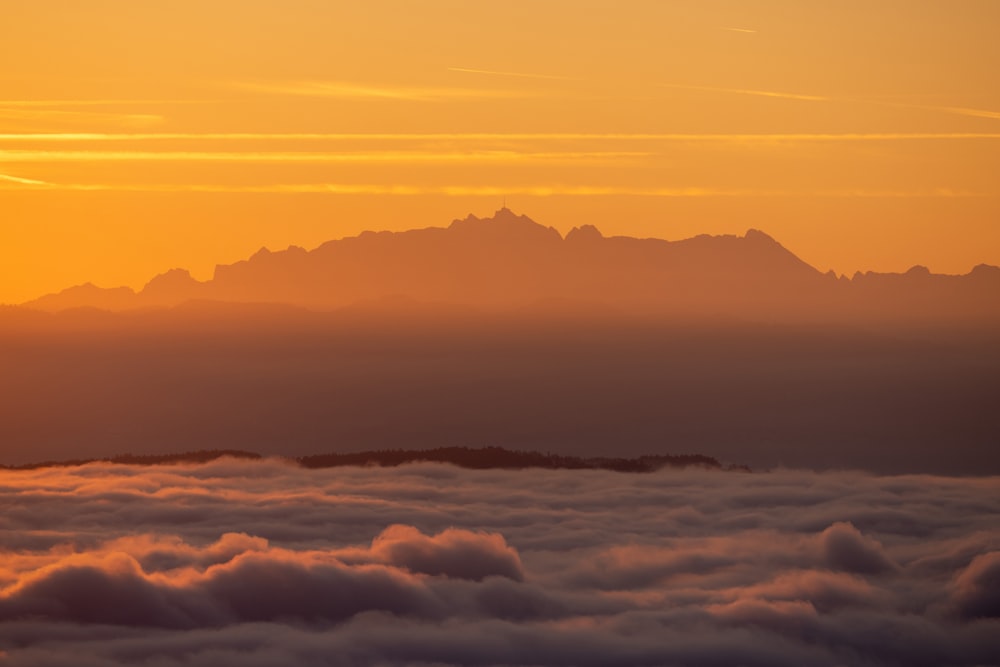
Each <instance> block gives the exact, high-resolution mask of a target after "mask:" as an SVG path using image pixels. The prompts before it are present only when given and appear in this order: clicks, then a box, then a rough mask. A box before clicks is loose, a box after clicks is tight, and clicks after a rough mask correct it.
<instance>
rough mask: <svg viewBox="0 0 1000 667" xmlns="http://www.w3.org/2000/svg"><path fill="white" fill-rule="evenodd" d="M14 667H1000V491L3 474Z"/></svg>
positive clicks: (533, 473)
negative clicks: (400, 666)
mask: <svg viewBox="0 0 1000 667" xmlns="http://www.w3.org/2000/svg"><path fill="white" fill-rule="evenodd" d="M0 508H2V510H0V665H11V666H16V667H38V666H43V665H45V666H53V667H54V666H60V667H62V666H65V665H74V666H76V667H90V666H93V667H97V666H101V667H104V666H111V665H145V666H149V667H168V666H174V665H191V666H202V665H203V666H205V667H220V666H225V665H240V666H242V667H255V666H265V665H267V666H279V665H280V666H286V665H296V666H310V665H390V664H429V665H609V666H610V665H615V666H618V665H719V666H724V665H725V666H729V665H767V666H780V665H794V666H796V667H800V666H803V665H820V666H822V665H831V666H833V665H908V666H920V665H934V666H940V665H996V664H1000V520H998V519H1000V478H996V477H993V478H944V477H932V476H895V477H886V476H875V475H871V474H866V473H858V472H838V473H815V472H805V471H774V472H767V473H738V472H719V471H707V470H664V471H661V472H658V473H654V474H621V473H613V472H604V471H550V470H521V471H495V470H494V471H470V470H461V469H458V468H455V467H452V466H446V465H434V464H417V465H409V466H403V467H400V468H394V469H383V468H337V469H327V470H305V469H301V468H297V467H294V466H292V465H290V464H287V463H284V462H281V461H278V460H267V461H261V462H254V461H237V460H232V459H223V460H219V461H216V462H214V463H210V464H206V465H184V466H161V467H133V466H123V465H108V464H90V465H85V466H79V467H68V468H48V469H40V470H34V471H3V472H0Z"/></svg>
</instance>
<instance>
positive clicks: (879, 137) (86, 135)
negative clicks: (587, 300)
mask: <svg viewBox="0 0 1000 667" xmlns="http://www.w3.org/2000/svg"><path fill="white" fill-rule="evenodd" d="M975 139H989V140H992V139H1000V132H849V133H809V132H803V133H772V134H684V133H629V132H596V133H595V132H510V133H503V132H423V133H421V132H373V133H366V132H346V133H345V132H340V133H338V132H333V133H329V132H314V133H294V132H292V133H289V132H156V133H153V132H149V133H136V132H130V133H108V132H29V133H24V132H21V133H4V134H0V141H168V140H191V141H202V140H204V141H258V140H259V141H272V140H279V141H280V140H295V141H420V140H431V141H440V140H449V141H482V140H498V141H504V140H508V141H519V140H525V141H529V140H536V141H569V140H572V141H680V142H683V141H694V142H716V143H726V142H731V143H743V144H745V143H778V142H837V141H938V140H940V141H949V140H975Z"/></svg>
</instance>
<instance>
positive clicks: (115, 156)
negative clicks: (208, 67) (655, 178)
mask: <svg viewBox="0 0 1000 667" xmlns="http://www.w3.org/2000/svg"><path fill="white" fill-rule="evenodd" d="M648 155H649V153H645V152H632V151H589V152H588V151H582V152H581V151H576V152H538V153H535V152H531V153H527V152H518V151H475V152H458V153H443V152H416V151H407V152H403V151H385V152H370V153H306V152H300V153H299V152H253V151H247V152H233V151H222V152H206V151H31V150H7V151H3V150H0V162H349V163H360V162H378V163H381V162H531V161H535V160H540V161H558V160H574V161H575V160H594V159H596V160H608V159H612V160H614V159H621V158H636V157H647V156H648Z"/></svg>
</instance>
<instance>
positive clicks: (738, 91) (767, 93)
mask: <svg viewBox="0 0 1000 667" xmlns="http://www.w3.org/2000/svg"><path fill="white" fill-rule="evenodd" d="M659 86H660V87H661V88H679V89H682V90H700V91H704V92H710V93H731V94H733V95H754V96H757V97H775V98H780V99H786V100H802V101H805V102H829V101H830V98H829V97H823V96H821V95H803V94H800V93H784V92H778V91H773V90H748V89H744V88H715V87H711V86H687V85H683V84H679V83H661V84H659Z"/></svg>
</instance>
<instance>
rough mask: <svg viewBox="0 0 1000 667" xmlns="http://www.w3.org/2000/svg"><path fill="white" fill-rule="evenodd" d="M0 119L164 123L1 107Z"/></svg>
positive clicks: (147, 117) (155, 117)
mask: <svg viewBox="0 0 1000 667" xmlns="http://www.w3.org/2000/svg"><path fill="white" fill-rule="evenodd" d="M0 119H3V120H13V121H44V122H65V121H72V122H79V121H87V122H98V123H121V124H123V125H128V126H131V127H149V126H151V125H157V124H159V123H162V122H163V121H164V117H163V116H161V115H159V114H148V113H108V112H96V111H67V110H65V109H58V110H57V109H36V108H2V106H0Z"/></svg>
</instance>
